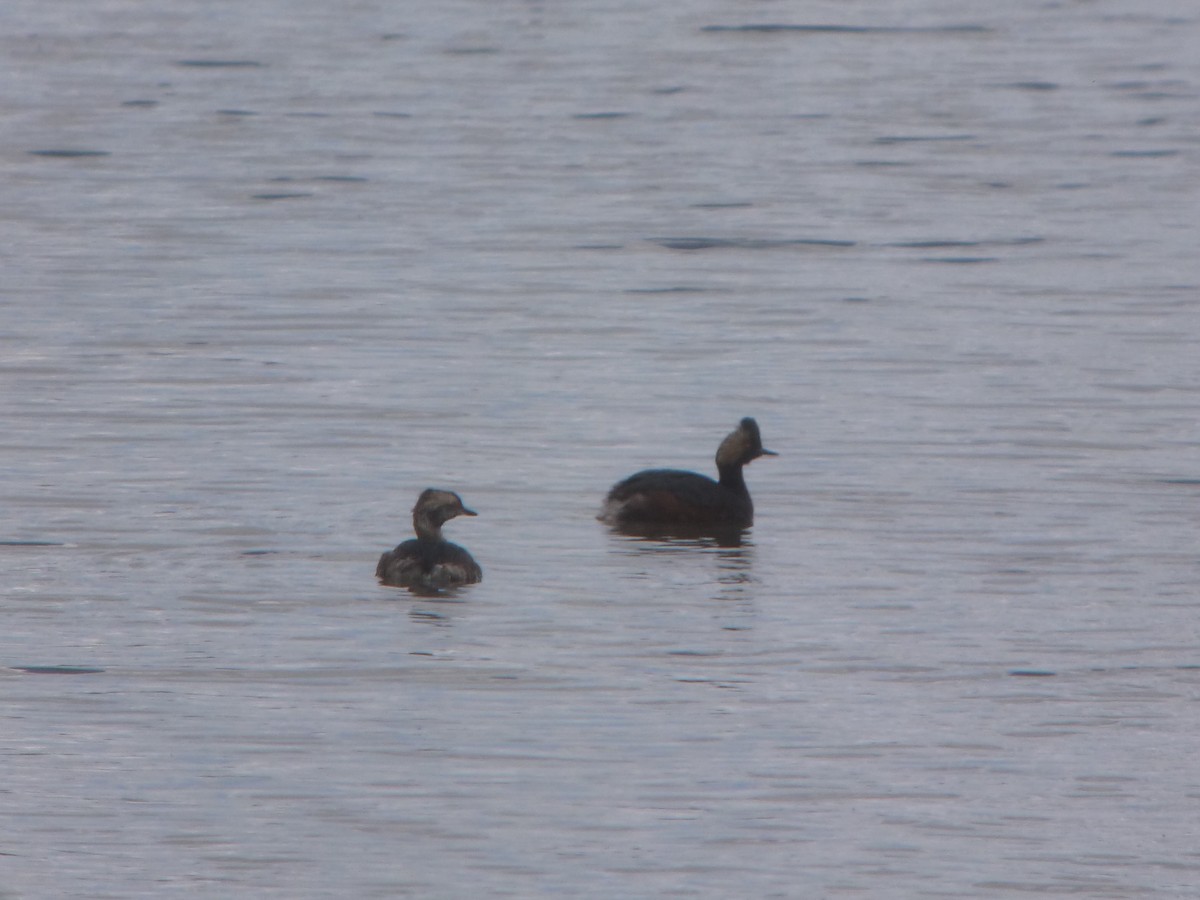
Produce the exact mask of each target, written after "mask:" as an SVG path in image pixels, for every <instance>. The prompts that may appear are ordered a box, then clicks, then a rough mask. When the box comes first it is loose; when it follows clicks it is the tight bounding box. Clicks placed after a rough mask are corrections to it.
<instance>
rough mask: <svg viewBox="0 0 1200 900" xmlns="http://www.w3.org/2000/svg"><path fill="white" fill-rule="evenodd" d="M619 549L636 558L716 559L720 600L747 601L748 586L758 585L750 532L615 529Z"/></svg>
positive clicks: (716, 578) (613, 531)
mask: <svg viewBox="0 0 1200 900" xmlns="http://www.w3.org/2000/svg"><path fill="white" fill-rule="evenodd" d="M611 533H612V534H613V536H614V538H615V539H616V540H617V541H618V542H619V544H618V546H619V547H620V548H621V549H622V551H623V552H624V553H626V554H627V555H629V556H634V557H680V556H684V555H687V554H692V555H702V556H705V557H709V558H711V559H714V560H716V568H717V571H716V574H715V577H714V582H715V583H716V585H717V586H718V590H717V592H716V594H715V596H714V599H717V600H739V601H742V600H745V599H747V591H746V589H747V586H748V585H751V584H753V583H754V582H755V578H754V574H753V571H752V570H753V565H754V542H753V540H751V539H750V535H749V532H748V531H746V530H739V531H723V532H716V533H713V532H711V531H709V532H703V531H694V532H691V533H688V532H686V531H681V530H680V529H678V528H675V529H672V530H671V531H669V532H663V531H655V532H651V531H646V532H641V533H630V532H629V531H628V530H624V531H622V530H618V529H611Z"/></svg>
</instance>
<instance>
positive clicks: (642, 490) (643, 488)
mask: <svg viewBox="0 0 1200 900" xmlns="http://www.w3.org/2000/svg"><path fill="white" fill-rule="evenodd" d="M776 455H778V454H776V453H775V452H774V451H772V450H764V449H763V445H762V437H761V436H760V435H759V433H758V423H757V422H755V421H754V420H753V419H750V418H746V419H742V421H741V423H740V424H739V425H738V427H737V430H736V431H734V432H732V433H731V434H730V435H729V436H728V437H727V438H725V440H723V441H721V446H720V447H718V448H717V472H718V473H719V478H718V480H717V481H713V480H712V479H711V478H708V477H707V476H705V475H697V474H696V473H695V472H682V471H680V470H679V469H646V470H645V471H644V472H638V473H637V474H636V475H630V476H629V477H628V478H626V479H625V480H624V481H621V482H618V483H617V484H615V485H614V486H613V488H612V490H611V491H609V492H608V498H607V499H606V500H605V501H604V508H603V509H602V510H601V511H600V516H599V519H600V521H602V522H607V523H608V524H609V525H612V526H615V527H617V528H620V529H623V530H627V531H649V532H654V531H670V530H672V529H683V530H689V531H701V530H706V529H712V530H721V531H725V530H740V529H743V528H749V527H750V526H751V525H752V524H754V503H753V502H751V500H750V492H749V491H748V490H746V480H745V479H744V478H743V477H742V467H743V466H745V465H746V464H747V463H749V462H751V461H753V460H756V459H758V458H759V457H760V456H776Z"/></svg>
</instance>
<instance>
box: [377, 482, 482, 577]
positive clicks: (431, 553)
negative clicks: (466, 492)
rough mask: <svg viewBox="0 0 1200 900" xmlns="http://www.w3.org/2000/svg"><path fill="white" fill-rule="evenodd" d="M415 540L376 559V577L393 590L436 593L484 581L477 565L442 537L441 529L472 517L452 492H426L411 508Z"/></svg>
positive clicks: (428, 490) (467, 554)
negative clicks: (454, 519)
mask: <svg viewBox="0 0 1200 900" xmlns="http://www.w3.org/2000/svg"><path fill="white" fill-rule="evenodd" d="M412 512H413V530H414V531H416V533H417V536H416V537H415V538H412V539H411V540H407V541H405V542H404V543H403V544H400V545H399V546H398V547H396V549H395V550H389V551H388V552H387V553H385V554H383V556H381V557H379V565H378V566H376V567H375V577H376V578H378V579H379V580H380V581H382V582H383V583H384V584H389V585H392V586H394V587H415V588H424V589H426V590H439V589H441V588H447V587H454V586H456V585H460V584H474V583H475V582H476V581H480V580H482V578H483V570H482V569H480V568H479V563H477V562H475V560H474V559H472V558H471V554H470V553H468V552H467V551H466V550H464V549H463V548H462V547H460V546H458V544H452V543H450V542H449V541H448V540H446V539H445V538H444V537H442V525H443V524H445V523H446V522H449V521H450V520H451V519H453V518H454V517H455V516H474V515H476V513H475V512H473V511H471V510H469V509H467V508H466V507H465V506H463V502H462V498H461V497H459V496H458V494H456V493H454V492H453V491H440V490H438V489H436V488H427V489H426V490H424V491H422V492H421V496H420V497H418V498H417V505H416V506H414V507H413V511H412Z"/></svg>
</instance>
